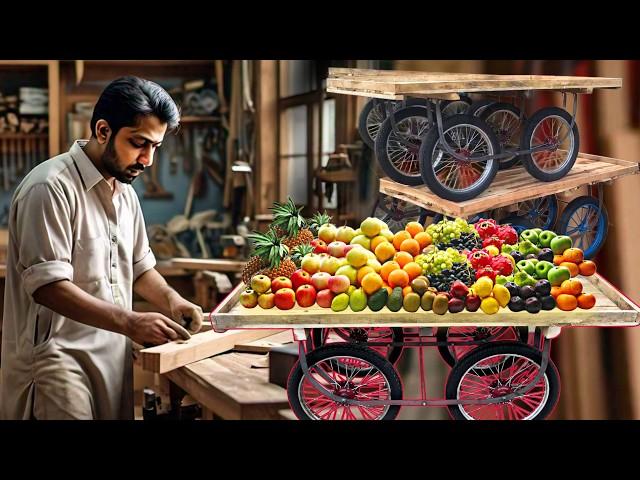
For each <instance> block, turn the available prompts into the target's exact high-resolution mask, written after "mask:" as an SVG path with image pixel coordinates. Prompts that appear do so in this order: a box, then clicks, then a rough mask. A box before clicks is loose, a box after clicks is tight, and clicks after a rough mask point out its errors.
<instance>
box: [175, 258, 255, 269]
mask: <svg viewBox="0 0 640 480" xmlns="http://www.w3.org/2000/svg"><path fill="white" fill-rule="evenodd" d="M245 264H246V262H243V261H240V260H220V259H201V258H173V259H171V266H173V267H176V268H183V269H185V270H213V271H215V272H241V271H242V269H243V268H244V266H245Z"/></svg>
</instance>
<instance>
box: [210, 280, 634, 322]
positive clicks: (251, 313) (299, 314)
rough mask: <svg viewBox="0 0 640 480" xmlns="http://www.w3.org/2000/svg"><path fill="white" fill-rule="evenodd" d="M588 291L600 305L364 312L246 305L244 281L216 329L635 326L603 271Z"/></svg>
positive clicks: (587, 283)
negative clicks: (587, 307) (586, 307)
mask: <svg viewBox="0 0 640 480" xmlns="http://www.w3.org/2000/svg"><path fill="white" fill-rule="evenodd" d="M580 281H581V282H582V283H583V285H584V291H585V292H586V293H593V294H594V295H595V297H596V306H595V307H594V308H592V309H590V310H582V309H576V310H573V311H571V312H563V311H561V310H559V309H557V308H556V309H554V310H551V311H541V312H540V313H538V314H535V315H533V314H530V313H528V312H517V313H516V312H512V311H510V310H509V309H501V310H500V312H499V313H497V314H495V315H486V314H484V313H483V312H481V311H478V312H467V311H464V312H460V313H455V314H452V313H446V314H444V315H436V314H434V313H433V312H425V311H423V310H418V312H415V313H411V312H407V311H404V310H401V311H399V312H392V311H390V310H388V309H387V308H386V307H385V308H383V309H382V310H380V311H378V312H373V311H371V310H370V309H369V308H368V307H367V308H366V309H365V310H363V311H362V312H357V313H356V312H353V311H351V310H350V309H347V310H344V311H342V312H334V311H332V310H331V309H328V308H321V307H319V306H318V305H314V306H313V307H310V308H301V307H297V306H296V307H294V308H293V309H291V310H278V309H276V308H273V309H269V310H264V309H261V308H260V307H256V308H251V309H250V308H245V307H243V306H242V305H240V304H239V303H238V299H239V296H240V293H241V292H242V290H243V288H244V285H243V284H240V285H239V286H238V287H237V288H236V289H234V290H233V291H232V292H231V293H230V294H229V296H228V297H227V298H226V299H225V303H224V305H223V304H221V308H219V309H218V310H216V311H215V312H214V313H213V319H214V322H215V324H216V329H234V328H323V327H328V326H331V327H371V326H380V327H382V326H384V327H438V326H442V327H444V326H448V327H450V326H468V325H474V326H484V327H490V326H536V327H548V326H635V325H638V324H640V321H639V319H638V317H639V315H640V307H638V306H636V305H635V304H634V303H633V302H632V301H631V300H629V299H628V298H627V297H626V296H624V294H622V293H621V292H619V291H618V290H617V289H616V288H615V287H613V286H612V285H611V284H610V283H609V282H607V281H606V280H605V279H604V278H602V277H601V276H600V275H598V274H595V275H593V276H591V277H580Z"/></svg>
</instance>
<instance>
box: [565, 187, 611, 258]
mask: <svg viewBox="0 0 640 480" xmlns="http://www.w3.org/2000/svg"><path fill="white" fill-rule="evenodd" d="M585 206H593V207H596V208H597V207H598V199H597V198H594V197H590V196H588V195H585V196H582V197H578V198H574V199H573V200H572V201H571V202H569V204H568V205H567V206H566V207H565V209H564V211H563V212H562V215H561V216H560V220H558V226H557V227H556V232H558V234H559V235H566V234H567V230H568V228H569V221H570V219H571V216H572V215H573V214H574V213H575V212H576V211H577V210H578V209H580V208H582V207H585ZM600 215H601V217H603V218H599V219H598V227H599V228H600V227H601V228H602V231H600V229H599V230H598V232H597V234H596V236H595V238H594V242H593V243H592V244H591V245H590V246H589V247H588V248H583V249H582V250H583V251H584V258H585V259H586V260H591V259H593V258H594V257H595V256H596V255H597V254H598V251H599V250H600V249H601V248H602V246H603V245H604V242H605V241H606V239H607V234H608V233H609V214H608V213H607V208H606V207H605V206H604V203H603V204H602V205H601V210H600ZM574 246H575V245H574Z"/></svg>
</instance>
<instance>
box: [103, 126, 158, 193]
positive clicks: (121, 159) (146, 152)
mask: <svg viewBox="0 0 640 480" xmlns="http://www.w3.org/2000/svg"><path fill="white" fill-rule="evenodd" d="M166 131H167V124H166V123H161V122H160V120H159V119H158V117H155V116H153V115H149V116H145V117H141V118H140V121H139V122H138V125H136V126H133V127H122V128H121V129H120V130H119V131H118V133H117V134H116V136H115V138H114V137H113V136H111V137H110V138H109V141H108V142H107V145H106V147H105V150H104V153H103V154H102V158H101V160H102V165H103V166H104V169H105V170H106V171H107V172H108V173H109V175H111V176H112V177H114V178H115V179H116V180H118V181H120V182H122V183H131V182H133V181H134V180H135V179H136V178H137V177H138V175H139V174H140V173H141V172H142V171H143V170H144V169H145V168H146V167H150V166H151V165H152V164H153V156H154V154H155V152H156V149H157V148H158V147H160V145H161V144H162V140H163V139H164V134H165V133H166Z"/></svg>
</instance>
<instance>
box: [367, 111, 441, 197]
mask: <svg viewBox="0 0 640 480" xmlns="http://www.w3.org/2000/svg"><path fill="white" fill-rule="evenodd" d="M410 117H420V118H424V119H425V120H428V114H427V107H421V106H411V107H406V108H401V109H400V110H398V111H396V112H394V114H393V118H394V119H395V122H396V123H399V122H401V121H403V120H405V119H407V118H410ZM427 128H428V129H429V130H432V128H430V126H428V127H427ZM391 133H392V125H391V115H389V117H387V119H386V120H385V121H384V122H382V125H380V130H379V131H378V136H377V137H376V142H375V152H376V157H377V159H378V162H379V163H380V167H381V168H382V171H383V172H384V173H385V174H386V175H387V176H389V178H391V180H393V181H394V182H398V183H401V184H403V185H410V186H414V187H415V186H417V185H422V177H421V176H420V171H419V169H420V159H419V156H418V154H417V151H418V150H419V146H420V145H419V144H418V145H416V147H415V148H416V154H415V159H416V166H417V170H418V171H417V174H415V175H410V174H407V173H405V172H401V171H400V170H398V169H397V168H396V167H394V165H393V164H392V163H391V160H390V159H389V155H388V153H387V143H388V140H389V136H390V135H391ZM424 134H425V132H422V135H424ZM420 142H422V139H421V140H420Z"/></svg>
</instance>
